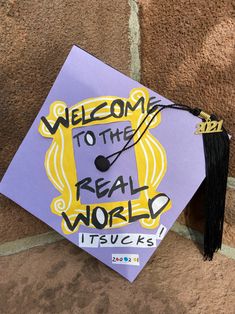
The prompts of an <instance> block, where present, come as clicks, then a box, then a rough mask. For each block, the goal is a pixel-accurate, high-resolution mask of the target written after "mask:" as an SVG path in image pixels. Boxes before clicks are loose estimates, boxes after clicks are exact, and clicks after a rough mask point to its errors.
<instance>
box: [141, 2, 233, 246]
mask: <svg viewBox="0 0 235 314" xmlns="http://www.w3.org/2000/svg"><path fill="white" fill-rule="evenodd" d="M139 4H140V27H141V63H142V66H141V75H142V77H141V80H142V83H143V84H145V85H147V86H149V87H151V88H152V89H154V90H157V91H158V92H159V93H160V94H162V95H164V96H166V97H167V98H169V99H171V100H172V101H175V102H179V103H183V104H188V105H191V106H197V107H201V108H204V109H205V111H208V112H213V113H215V114H217V115H218V116H219V117H222V118H223V119H224V120H225V127H226V128H227V129H228V131H229V133H230V134H231V135H232V136H233V138H232V140H231V154H230V176H235V140H234V138H235V109H234V107H235V104H234V96H235V92H234V91H235V90H234V82H235V49H234V46H235V20H234V16H235V11H234V6H233V5H232V1H231V0H217V1H215V0H209V1H208V0H192V1H185V0H167V1H166V0H157V1H154V0H149V1H146V0H140V1H139ZM192 167H193V165H192ZM202 196H203V191H199V192H198V193H197V194H196V195H195V197H194V198H193V200H192V202H191V203H190V205H189V206H188V207H187V209H186V210H185V211H184V212H183V213H182V215H181V216H180V218H179V221H180V222H183V223H185V224H187V225H188V226H190V227H192V228H195V229H198V230H200V231H203V225H204V215H203V207H202ZM234 201H235V189H234V188H233V189H228V193H227V200H226V212H225V226H224V237H223V240H224V243H226V244H229V245H233V246H234V245H235V222H234V217H235V205H234V204H235V203H234Z"/></svg>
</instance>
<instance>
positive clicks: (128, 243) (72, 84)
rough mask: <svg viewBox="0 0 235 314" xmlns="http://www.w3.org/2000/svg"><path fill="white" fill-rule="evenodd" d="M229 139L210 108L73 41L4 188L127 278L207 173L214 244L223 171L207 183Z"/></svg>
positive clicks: (209, 238) (209, 236) (209, 237)
mask: <svg viewBox="0 0 235 314" xmlns="http://www.w3.org/2000/svg"><path fill="white" fill-rule="evenodd" d="M228 142H229V141H228V136H227V133H226V131H225V130H224V128H223V126H222V121H218V119H217V118H216V117H214V116H210V115H207V114H205V113H204V112H202V111H201V110H200V109H191V108H190V107H188V106H183V105H178V104H173V103H172V102H171V101H170V100H168V99H166V98H164V97H162V96H160V95H159V94H157V93H156V92H153V91H152V90H149V89H148V88H146V87H144V86H142V85H141V84H139V83H138V82H136V81H134V80H132V79H131V78H129V77H127V76H125V75H124V74H122V73H120V72H119V71H117V70H115V69H114V68H112V67H110V66H108V65H107V64H105V63H103V62H101V61H100V60H98V59H96V58H95V57H94V56H92V55H90V54H89V53H87V52H85V51H84V50H82V49H80V48H79V47H77V46H73V48H72V50H71V51H70V53H69V55H68V57H67V59H66V61H65V63H64V65H63V67H62V69H61V71H60V73H59V74H58V77H57V79H56V81H55V83H54V85H53V87H52V88H51V90H50V92H49V94H48V96H47V98H46V100H45V102H44V104H43V106H42V108H41V110H40V112H39V114H38V115H37V117H36V119H35V121H34V123H33V125H32V126H31V128H30V130H29V132H28V134H27V135H26V137H25V139H24V141H23V143H22V144H21V146H20V147H19V149H18V151H17V153H16V155H15V156H14V158H13V160H12V162H11V164H10V166H9V168H8V170H7V171H6V173H5V175H4V177H3V179H2V181H1V185H0V191H1V193H2V194H4V195H6V196H7V197H9V198H10V199H12V200H13V201H14V202H16V203H17V204H19V205H20V206H22V207H23V208H24V209H26V210H27V211H29V212H30V213H32V214H33V215H34V216H36V217H38V218H39V219H40V220H42V221H44V222H45V223H46V224H48V225H49V226H50V227H52V228H53V229H54V230H56V231H57V232H59V233H60V234H61V235H63V236H64V237H65V238H67V239H68V240H69V241H71V242H73V243H74V244H75V245H77V246H78V247H81V248H82V249H83V250H85V251H86V252H88V253H89V254H91V255H93V256H94V257H96V258H97V259H99V260H100V261H102V262H103V263H104V264H106V265H108V266H109V267H111V268H112V269H114V270H115V271H117V272H118V273H120V274H121V275H122V276H124V277H125V278H127V279H128V280H129V281H131V282H132V281H133V280H134V279H135V278H136V276H137V275H138V274H139V272H140V271H141V270H142V268H143V267H144V265H145V264H146V263H147V262H148V260H149V258H150V257H151V255H152V254H153V253H154V252H155V250H156V249H157V247H158V245H159V244H160V242H161V241H162V240H163V239H164V237H165V235H166V234H167V232H168V231H169V230H170V228H171V226H172V225H173V223H174V222H175V220H176V219H177V217H178V216H179V214H180V213H181V211H182V210H183V209H184V208H185V206H186V205H187V204H188V202H189V201H190V199H191V198H192V196H193V195H194V193H195V192H196V190H197V189H198V187H199V186H200V184H201V183H202V181H203V180H204V178H205V176H206V177H207V178H209V181H208V180H207V181H208V182H207V187H208V189H207V194H208V195H209V199H210V202H209V205H208V203H207V204H206V210H207V218H208V217H209V218H208V219H207V222H208V224H207V227H206V230H205V239H206V241H205V256H206V257H208V258H212V256H213V252H214V251H215V250H216V249H218V248H219V247H220V245H221V239H222V222H223V208H224V204H223V203H222V204H221V205H220V206H219V207H218V206H217V203H218V202H217V203H216V197H217V196H216V195H217V194H218V193H222V199H224V195H225V191H224V192H223V189H224V186H226V178H227V176H226V171H227V170H226V169H225V170H224V172H223V173H220V174H219V175H218V176H219V180H220V181H219V182H220V184H218V186H219V187H218V189H220V190H216V187H214V188H213V189H212V188H211V186H212V185H213V184H212V183H211V181H210V180H215V178H214V177H216V176H215V175H214V177H213V173H214V168H213V163H212V162H211V160H212V159H213V158H212V157H213V156H214V155H216V158H217V159H218V160H216V165H217V166H218V163H219V162H220V160H221V159H223V167H225V166H224V161H225V160H227V162H228V145H229V144H228ZM208 143H209V144H208ZM208 147H210V148H209V149H208ZM218 147H219V148H218ZM211 152H212V153H211ZM220 152H221V153H220ZM204 153H206V154H204ZM211 154H212V155H213V154H214V155H213V156H212V157H211ZM205 157H206V167H205ZM216 158H215V159H216ZM226 158H227V159H226ZM225 168H226V167H225ZM211 178H212V179H211ZM213 182H214V181H213ZM221 190H222V192H221ZM220 195H221V194H220ZM217 198H218V197H217ZM220 198H221V197H220ZM211 200H213V201H211ZM214 205H215V206H216V209H215V210H214V211H213V208H212V209H211V208H210V207H213V206H214ZM214 234H216V236H214ZM156 267H157V265H156Z"/></svg>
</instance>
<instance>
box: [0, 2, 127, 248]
mask: <svg viewBox="0 0 235 314" xmlns="http://www.w3.org/2000/svg"><path fill="white" fill-rule="evenodd" d="M0 20H1V26H2V27H1V34H0V37H1V40H2V45H1V51H0V60H1V61H0V62H1V78H0V82H1V87H0V89H1V108H0V110H1V111H0V115H1V117H2V119H3V120H2V121H4V122H3V123H2V124H1V147H4V149H2V150H1V151H0V177H2V175H3V174H4V172H5V171H6V169H7V166H8V164H9V163H10V161H11V159H12V157H13V156H14V154H15V152H16V150H17V148H18V147H19V145H20V143H21V141H22V140H23V138H24V136H25V135H26V133H27V130H28V128H29V127H30V125H31V124H32V122H33V120H34V118H35V116H36V114H37V112H38V110H39V108H40V107H41V105H42V103H43V101H44V99H45V97H46V96H47V94H48V92H49V90H50V87H51V85H52V84H53V82H54V80H55V78H56V75H57V73H58V71H59V69H60V67H61V66H62V64H63V62H64V60H65V58H66V56H67V54H68V53H69V51H70V49H71V47H72V45H73V44H78V45H80V46H81V47H82V48H85V49H87V50H88V51H89V52H91V53H93V54H94V55H95V56H97V57H99V58H100V59H101V60H104V61H105V62H107V63H109V64H111V65H112V66H114V67H116V68H117V69H119V70H120V71H122V72H124V73H126V74H129V60H130V54H129V37H128V36H129V35H128V20H129V4H128V1H126V0H121V1H120V0H119V1H118V6H117V5H116V2H114V1H109V0H99V1H96V0H89V1H87V0H82V1H81V0H80V1H76V0H72V1H64V0H50V1H37V0H24V1H21V0H19V1H17V0H12V1H1V7H0ZM12 120H13V121H15V123H10V121H12ZM0 221H1V223H0V231H1V232H0V242H3V241H6V240H13V239H15V238H20V237H23V236H26V235H31V234H35V233H39V232H45V231H47V230H48V227H47V226H46V225H45V224H43V223H41V222H40V221H39V220H37V219H36V218H34V217H33V216H32V215H30V214H28V213H27V212H26V211H24V210H23V209H21V208H20V207H19V206H17V205H16V204H14V203H13V202H11V201H10V200H7V199H6V198H4V197H1V208H0Z"/></svg>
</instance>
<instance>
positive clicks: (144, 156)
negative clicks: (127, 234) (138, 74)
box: [39, 88, 171, 234]
mask: <svg viewBox="0 0 235 314" xmlns="http://www.w3.org/2000/svg"><path fill="white" fill-rule="evenodd" d="M140 97H144V100H145V103H144V108H145V111H146V108H147V105H148V101H149V93H148V90H147V89H146V88H134V89H133V90H131V92H130V95H129V98H128V99H126V98H121V97H116V96H104V97H98V98H89V99H85V100H83V101H81V102H79V103H77V104H75V105H74V106H72V107H71V108H69V120H70V122H71V118H72V110H74V109H79V108H81V107H82V106H83V107H84V108H85V113H86V118H88V117H89V112H91V111H92V109H93V108H95V107H96V106H98V105H99V104H101V103H102V102H104V101H106V102H107V105H106V106H105V107H103V108H102V109H101V110H99V113H97V115H99V116H100V117H101V116H106V115H108V113H109V112H110V111H109V108H110V104H111V103H112V101H113V100H115V99H117V98H118V99H122V100H123V101H124V102H126V101H129V102H130V103H131V105H132V106H134V105H135V104H136V102H137V100H138V99H139V98H140ZM66 108H67V105H66V104H65V103H64V102H62V101H55V102H53V103H52V104H51V106H50V113H49V115H48V116H47V120H48V121H49V123H50V124H51V125H54V123H55V121H56V120H57V118H58V117H59V116H64V115H65V109H66ZM146 112H147V111H146ZM146 112H145V113H142V112H141V108H140V106H139V107H138V108H137V109H136V110H134V111H130V110H129V111H128V115H127V116H126V117H125V116H123V117H121V118H118V119H117V118H114V117H108V118H106V119H104V120H96V121H92V122H91V123H88V124H86V125H87V126H89V125H94V124H106V123H112V122H121V121H130V122H131V126H132V128H133V129H137V128H138V126H139V124H140V123H141V121H142V120H143V118H144V117H145V115H146ZM115 113H116V114H118V113H119V110H118V108H115ZM76 114H77V119H79V118H80V117H81V112H80V111H78V113H76ZM153 114H154V113H153ZM153 114H150V115H149V117H148V118H147V119H146V121H145V123H144V124H143V125H142V127H141V129H140V130H139V131H138V132H137V134H136V135H135V136H134V141H136V140H137V139H138V138H139V136H140V135H141V133H142V131H143V129H144V128H145V127H146V125H147V124H148V122H149V121H150V119H151V118H152V116H153ZM160 122H161V113H159V114H158V115H157V116H156V117H155V119H154V121H153V122H152V123H151V125H150V127H149V128H148V129H147V131H146V133H145V134H144V136H143V137H142V138H141V140H140V141H139V143H138V144H137V145H135V146H134V148H133V149H134V150H135V156H136V163H137V170H138V181H139V186H144V185H148V186H149V189H148V190H144V191H141V192H140V197H139V198H138V199H135V200H132V201H131V204H132V209H133V210H132V212H133V215H140V214H146V213H148V214H149V208H148V201H149V199H152V198H153V197H155V196H156V195H157V194H159V192H156V189H157V187H158V186H159V184H160V182H161V180H162V178H163V177H164V175H165V172H166V168H167V160H166V153H165V150H164V148H163V147H162V145H161V144H160V143H159V142H158V141H157V140H156V138H155V137H154V136H153V135H152V134H151V133H150V132H149V129H150V128H155V127H157V126H158V125H159V123H160ZM81 126H82V125H81ZM73 128H78V125H75V126H74V125H72V124H71V123H70V125H69V127H68V128H65V127H64V126H61V125H60V126H59V128H58V130H57V131H56V133H55V134H51V133H50V132H49V131H48V129H47V128H46V126H45V124H44V123H43V122H42V121H41V122H40V125H39V132H40V134H41V135H42V136H44V137H47V138H52V139H53V141H52V143H51V145H50V147H49V149H48V151H47V153H46V156H45V162H44V165H45V169H46V173H47V176H48V178H49V180H50V181H51V183H52V184H53V185H54V187H55V188H56V189H57V190H58V191H59V192H60V195H59V196H58V197H56V198H54V199H53V200H52V202H51V205H50V208H51V211H52V212H53V213H54V214H56V215H59V216H61V215H62V212H65V213H66V215H67V216H68V218H69V219H70V221H71V223H73V222H74V220H75V218H76V217H77V215H78V214H79V213H82V214H86V206H87V204H81V203H80V201H77V200H76V188H74V187H75V183H76V182H78V178H77V173H76V165H75V159H74V152H73V141H72V129H73ZM89 205H90V204H89ZM97 206H101V207H104V208H105V209H106V210H107V212H109V211H111V210H112V209H114V208H115V207H118V206H123V207H124V211H123V212H122V215H123V216H125V217H128V209H127V208H128V201H120V202H110V203H99V204H92V205H90V210H91V213H92V210H93V209H94V208H95V207H97ZM170 208H171V201H169V203H168V204H167V206H166V207H165V208H164V210H163V211H162V213H164V212H166V211H167V210H169V209H170ZM162 213H161V214H162ZM161 214H160V215H159V216H158V217H156V218H155V219H152V218H143V219H141V220H140V223H141V225H142V227H144V228H148V229H154V228H156V227H157V226H158V225H159V222H160V216H161ZM81 224H83V222H81V221H80V222H79V224H78V225H77V227H76V228H75V229H74V230H73V231H71V230H69V228H68V227H67V225H66V223H65V221H64V219H62V225H61V227H62V230H63V232H64V233H65V234H70V233H74V232H77V231H78V229H79V226H80V225H81ZM127 224H128V221H123V220H122V219H120V218H117V217H113V225H112V227H111V228H119V227H123V226H126V225H127ZM89 227H91V228H94V226H93V225H92V223H90V225H89ZM105 229H110V227H109V226H108V225H107V226H106V228H105Z"/></svg>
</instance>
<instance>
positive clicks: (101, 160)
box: [95, 155, 110, 172]
mask: <svg viewBox="0 0 235 314" xmlns="http://www.w3.org/2000/svg"><path fill="white" fill-rule="evenodd" d="M95 166H96V168H97V169H98V170H99V171H102V172H105V171H107V170H108V169H109V168H110V162H109V160H108V159H107V158H106V157H104V156H102V155H99V156H97V157H96V159H95Z"/></svg>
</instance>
